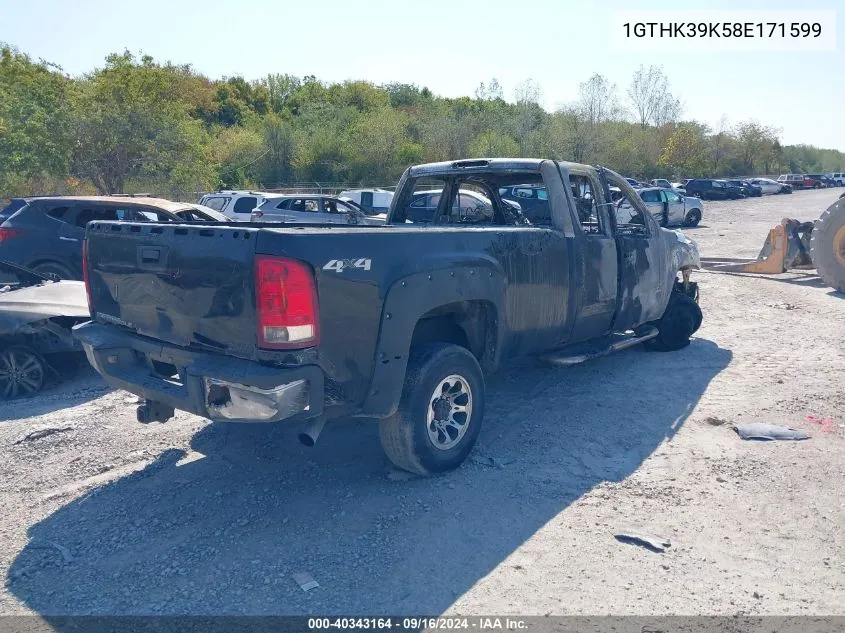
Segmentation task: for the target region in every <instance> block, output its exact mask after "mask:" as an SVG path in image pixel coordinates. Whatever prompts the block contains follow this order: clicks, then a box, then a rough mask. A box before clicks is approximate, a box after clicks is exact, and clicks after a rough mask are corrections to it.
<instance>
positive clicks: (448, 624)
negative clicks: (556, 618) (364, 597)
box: [308, 616, 527, 631]
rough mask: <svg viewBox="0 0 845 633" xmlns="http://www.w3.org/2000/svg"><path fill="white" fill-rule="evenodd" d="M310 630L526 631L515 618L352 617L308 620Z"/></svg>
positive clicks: (524, 624) (523, 625) (523, 623)
mask: <svg viewBox="0 0 845 633" xmlns="http://www.w3.org/2000/svg"><path fill="white" fill-rule="evenodd" d="M308 629H309V630H312V631H319V630H330V629H347V630H354V629H357V630H394V629H395V630H400V631H436V630H444V631H445V630H464V631H470V630H478V631H485V630H491V631H492V630H506V631H521V630H526V629H527V623H526V622H525V620H521V619H519V618H513V617H474V618H462V617H424V616H419V617H401V618H392V617H381V618H379V617H371V618H364V617H352V618H308Z"/></svg>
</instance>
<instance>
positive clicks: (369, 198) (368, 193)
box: [337, 189, 393, 214]
mask: <svg viewBox="0 0 845 633" xmlns="http://www.w3.org/2000/svg"><path fill="white" fill-rule="evenodd" d="M337 197H338V198H342V199H343V198H345V199H347V200H352V202H354V203H355V204H357V205H358V206H359V207H361V208H362V209H363V210H364V213H367V214H371V213H387V210H388V208H390V202H391V201H392V200H393V192H392V191H388V190H387V189H349V190H347V191H341V192H340V193H339V194H338V195H337Z"/></svg>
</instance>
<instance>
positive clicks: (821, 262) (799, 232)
mask: <svg viewBox="0 0 845 633" xmlns="http://www.w3.org/2000/svg"><path fill="white" fill-rule="evenodd" d="M701 265H702V266H703V267H704V268H706V269H708V270H713V271H717V272H738V273H761V274H769V275H776V274H780V273H785V272H786V271H788V270H808V269H813V268H815V269H816V272H817V273H818V275H819V277H821V279H822V280H823V281H824V282H825V283H826V284H827V285H828V286H830V287H832V288H834V289H836V290H838V291H839V292H845V194H842V196H840V197H839V200H837V201H836V202H834V203H833V204H832V205H830V206H829V207H828V208H827V210H826V211H825V212H824V213H822V216H821V217H820V218H819V219H818V220H816V221H815V222H801V221H799V220H793V219H791V218H784V219H783V220H781V223H780V224H779V225H778V226H776V227H774V228H773V229H771V230H770V231H769V236H768V238H767V239H766V243H765V244H763V248H762V250H761V251H760V254H759V255H758V256H757V259H730V258H718V257H710V258H706V257H702V258H701Z"/></svg>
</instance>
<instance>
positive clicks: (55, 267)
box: [32, 262, 77, 281]
mask: <svg viewBox="0 0 845 633" xmlns="http://www.w3.org/2000/svg"><path fill="white" fill-rule="evenodd" d="M32 270H34V271H35V272H37V273H38V274H40V275H44V276H45V277H50V278H51V279H56V280H59V281H60V280H64V279H77V276H76V275H74V274H73V273H72V272H71V270H70V269H69V268H68V267H67V266H64V265H62V264H59V263H58V262H44V263H41V264H38V266H35V267H34V268H33V269H32Z"/></svg>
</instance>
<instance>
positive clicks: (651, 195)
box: [616, 187, 704, 227]
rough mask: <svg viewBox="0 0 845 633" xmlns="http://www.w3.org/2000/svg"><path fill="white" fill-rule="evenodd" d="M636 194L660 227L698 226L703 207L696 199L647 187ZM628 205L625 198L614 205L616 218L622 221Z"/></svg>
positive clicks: (666, 190) (670, 191)
mask: <svg viewBox="0 0 845 633" xmlns="http://www.w3.org/2000/svg"><path fill="white" fill-rule="evenodd" d="M637 193H638V194H639V195H640V198H641V199H642V201H643V202H644V203H645V206H646V207H648V209H649V211H651V214H652V215H653V216H654V218H655V219H656V220H657V221H658V222H659V223H660V225H661V226H687V227H692V226H698V223H699V222H701V218H702V216H703V215H704V205H703V204H702V203H701V200H699V199H698V198H692V197H688V196H683V195H681V194H679V193H676V192H675V191H672V190H671V189H661V188H660V187H648V188H646V189H639V190H638V191H637ZM630 206H631V205H630V204H629V203H628V201H627V199H626V198H622V199H621V200H619V201H618V202H617V203H616V214H617V217H618V218H620V219H622V218H623V217H624V214H625V213H626V211H627V210H628V209H630Z"/></svg>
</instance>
